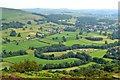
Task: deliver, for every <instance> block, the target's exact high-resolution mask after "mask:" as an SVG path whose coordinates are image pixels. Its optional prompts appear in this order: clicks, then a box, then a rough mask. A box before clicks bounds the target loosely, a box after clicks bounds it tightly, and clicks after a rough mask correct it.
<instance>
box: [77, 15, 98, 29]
mask: <svg viewBox="0 0 120 80" xmlns="http://www.w3.org/2000/svg"><path fill="white" fill-rule="evenodd" d="M96 24H97V19H96V18H95V17H78V18H77V21H76V24H75V26H76V27H84V26H85V25H96Z"/></svg>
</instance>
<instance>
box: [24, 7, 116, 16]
mask: <svg viewBox="0 0 120 80" xmlns="http://www.w3.org/2000/svg"><path fill="white" fill-rule="evenodd" d="M23 10H24V11H28V12H36V13H41V14H65V13H69V14H70V13H82V14H99V15H100V14H101V15H106V14H112V15H115V14H117V13H118V10H117V9H81V10H73V9H47V8H32V9H23Z"/></svg>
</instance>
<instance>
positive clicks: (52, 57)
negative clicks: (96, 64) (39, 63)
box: [34, 51, 92, 61]
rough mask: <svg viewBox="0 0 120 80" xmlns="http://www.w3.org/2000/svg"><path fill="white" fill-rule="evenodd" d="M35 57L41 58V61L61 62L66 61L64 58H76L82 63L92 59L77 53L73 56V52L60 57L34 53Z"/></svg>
mask: <svg viewBox="0 0 120 80" xmlns="http://www.w3.org/2000/svg"><path fill="white" fill-rule="evenodd" d="M34 55H35V57H38V58H42V59H47V60H61V59H66V58H78V59H80V60H83V61H91V60H92V58H91V57H90V56H89V55H87V54H85V53H80V52H77V53H76V54H74V53H73V52H68V53H67V54H63V55H61V56H58V57H55V56H54V54H52V55H44V54H42V53H37V52H36V51H35V52H34Z"/></svg>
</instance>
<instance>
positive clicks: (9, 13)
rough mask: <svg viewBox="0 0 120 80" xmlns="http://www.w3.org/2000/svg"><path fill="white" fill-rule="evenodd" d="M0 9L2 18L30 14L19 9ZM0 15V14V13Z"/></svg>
mask: <svg viewBox="0 0 120 80" xmlns="http://www.w3.org/2000/svg"><path fill="white" fill-rule="evenodd" d="M0 10H2V19H6V18H14V17H19V16H24V15H28V14H31V13H29V12H26V11H22V10H19V9H10V8H3V7H0ZM0 15H1V13H0Z"/></svg>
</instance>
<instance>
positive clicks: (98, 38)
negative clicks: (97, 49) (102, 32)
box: [85, 37, 103, 41]
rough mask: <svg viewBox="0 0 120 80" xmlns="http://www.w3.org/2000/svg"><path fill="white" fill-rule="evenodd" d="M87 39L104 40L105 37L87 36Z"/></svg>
mask: <svg viewBox="0 0 120 80" xmlns="http://www.w3.org/2000/svg"><path fill="white" fill-rule="evenodd" d="M85 39H88V40H91V41H102V40H103V38H100V37H86V38H85Z"/></svg>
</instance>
